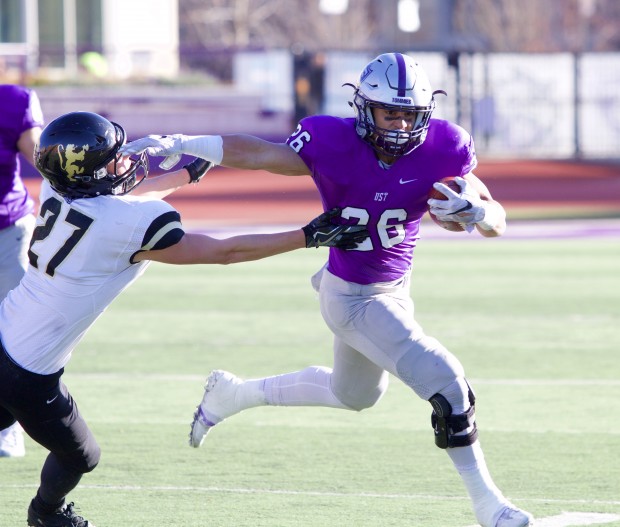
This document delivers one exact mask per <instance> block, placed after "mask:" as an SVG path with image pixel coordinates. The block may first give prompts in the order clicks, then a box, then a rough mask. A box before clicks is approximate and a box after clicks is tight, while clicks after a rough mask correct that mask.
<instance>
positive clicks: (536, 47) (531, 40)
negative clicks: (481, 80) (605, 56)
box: [454, 0, 620, 52]
mask: <svg viewBox="0 0 620 527" xmlns="http://www.w3.org/2000/svg"><path fill="white" fill-rule="evenodd" d="M619 25H620V2H618V1H617V0H518V1H515V0H455V12H454V27H455V29H456V30H457V31H458V33H459V35H460V36H461V39H460V42H461V44H463V45H464V47H467V48H469V49H472V50H478V51H503V52H559V51H571V52H583V51H611V50H617V49H618V48H619V43H620V36H619V34H618V27H619Z"/></svg>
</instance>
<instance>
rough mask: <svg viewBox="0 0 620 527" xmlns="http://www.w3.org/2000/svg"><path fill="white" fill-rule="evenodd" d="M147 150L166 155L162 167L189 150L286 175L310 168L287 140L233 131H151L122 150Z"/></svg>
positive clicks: (216, 160)
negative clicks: (181, 132) (228, 133)
mask: <svg viewBox="0 0 620 527" xmlns="http://www.w3.org/2000/svg"><path fill="white" fill-rule="evenodd" d="M141 152H146V153H147V154H148V155H149V156H155V157H165V159H164V160H163V161H162V162H161V163H160V165H159V166H160V167H161V168H164V169H165V170H169V169H170V168H172V167H173V166H175V164H176V163H178V162H179V160H180V159H181V155H183V154H188V155H192V156H195V157H199V158H201V159H206V160H207V161H211V162H212V163H214V164H216V165H223V166H227V167H231V168H240V169H248V170H267V171H269V172H273V173H275V174H283V175H286V176H302V175H308V174H310V171H309V169H308V167H307V166H306V164H305V163H304V162H303V160H302V159H301V158H300V157H299V156H298V155H297V153H296V152H295V151H294V150H293V149H292V148H291V147H290V146H288V145H287V144H286V143H271V142H269V141H265V140H263V139H260V138H258V137H254V136H252V135H245V134H234V135H226V136H220V135H199V136H189V135H183V134H174V135H149V136H147V137H143V138H141V139H136V140H135V141H132V142H131V143H127V144H126V145H124V146H123V147H122V148H121V153H123V154H126V155H127V154H138V153H141Z"/></svg>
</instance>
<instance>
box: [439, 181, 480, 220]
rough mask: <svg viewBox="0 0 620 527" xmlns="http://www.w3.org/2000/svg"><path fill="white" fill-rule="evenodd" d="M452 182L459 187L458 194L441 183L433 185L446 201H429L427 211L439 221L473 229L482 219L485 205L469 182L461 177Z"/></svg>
mask: <svg viewBox="0 0 620 527" xmlns="http://www.w3.org/2000/svg"><path fill="white" fill-rule="evenodd" d="M454 181H456V182H457V183H458V185H459V187H461V192H460V193H457V192H455V191H454V190H452V189H451V188H450V187H448V186H447V185H444V184H443V183H435V184H434V185H433V188H435V189H436V190H438V191H439V192H441V193H442V194H444V195H445V196H446V197H447V198H448V199H445V200H442V199H429V200H428V205H429V207H430V208H429V211H430V212H431V214H433V215H435V216H436V217H437V218H438V219H439V220H441V221H456V222H458V223H463V224H465V225H468V226H470V227H472V228H473V224H474V223H478V222H479V221H482V220H483V219H484V215H485V211H486V205H485V203H484V201H483V200H482V199H481V198H480V194H479V193H478V192H477V191H476V189H475V188H474V187H473V186H472V184H471V183H469V181H467V180H466V179H464V178H462V177H456V178H454ZM467 230H470V229H467Z"/></svg>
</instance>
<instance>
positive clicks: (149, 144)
mask: <svg viewBox="0 0 620 527" xmlns="http://www.w3.org/2000/svg"><path fill="white" fill-rule="evenodd" d="M185 138H186V136H184V135H183V134H174V135H148V136H146V137H142V138H141V139H136V140H135V141H132V142H131V143H127V144H126V145H123V146H122V147H121V149H120V153H121V154H125V155H133V154H141V153H142V152H146V153H147V154H148V155H149V156H160V157H161V156H165V157H166V159H164V160H163V161H162V162H161V163H160V164H159V168H161V169H163V170H170V169H171V168H172V167H173V166H175V165H176V164H177V163H178V162H179V161H180V160H181V155H182V154H183V153H184V152H183V140H184V139H185Z"/></svg>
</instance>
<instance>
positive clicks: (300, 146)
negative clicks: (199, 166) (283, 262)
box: [287, 115, 476, 284]
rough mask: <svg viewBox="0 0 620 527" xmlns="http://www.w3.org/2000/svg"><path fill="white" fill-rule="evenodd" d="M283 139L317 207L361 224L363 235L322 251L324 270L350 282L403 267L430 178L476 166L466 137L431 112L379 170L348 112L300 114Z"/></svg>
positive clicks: (389, 277)
mask: <svg viewBox="0 0 620 527" xmlns="http://www.w3.org/2000/svg"><path fill="white" fill-rule="evenodd" d="M287 143H288V144H289V146H290V147H291V148H293V149H294V150H295V151H296V152H297V153H298V154H299V155H300V156H301V158H302V159H303V160H304V162H305V163H306V164H307V165H308V168H309V169H310V171H311V174H312V178H313V179H314V182H315V184H316V186H317V188H318V190H319V193H320V195H321V200H322V202H323V207H324V208H325V210H329V209H331V208H333V207H341V208H342V216H343V218H345V220H346V221H347V223H351V224H360V225H367V226H368V229H369V231H370V238H369V239H367V240H366V241H365V242H364V243H363V244H361V245H360V247H358V248H357V249H354V250H343V249H337V248H332V249H330V251H329V270H330V272H331V273H333V274H335V275H336V276H338V277H340V278H342V279H343V280H347V281H349V282H355V283H358V284H371V283H377V282H391V281H393V280H398V279H400V278H402V277H403V276H404V275H405V274H406V273H408V271H409V270H410V268H411V262H412V258H413V250H414V248H415V245H416V242H417V240H418V238H419V229H420V220H421V219H422V216H423V215H424V213H425V212H426V210H427V204H426V201H427V199H428V195H429V192H430V191H431V189H432V187H433V183H435V182H436V181H439V180H440V179H443V178H445V177H448V176H464V175H465V174H467V173H469V172H470V171H471V170H473V168H474V167H475V166H476V154H475V151H474V144H473V140H472V137H471V136H470V135H469V134H468V133H467V132H466V131H465V130H463V129H462V128H460V127H459V126H457V125H455V124H453V123H450V122H448V121H443V120H439V119H432V120H431V123H430V127H429V129H428V134H427V136H426V140H425V141H424V143H423V144H422V145H421V146H419V147H418V148H416V149H415V150H414V151H413V152H411V153H410V154H409V155H406V156H403V157H401V158H399V159H398V160H397V161H396V162H395V163H394V164H393V165H392V166H391V167H390V168H389V169H387V170H386V169H384V168H382V167H381V166H380V165H379V162H378V161H377V158H376V156H375V153H374V150H373V149H372V147H371V146H370V145H368V144H367V143H366V142H365V141H363V140H362V139H361V138H360V137H359V136H358V135H357V133H356V131H355V119H353V118H347V119H342V118H338V117H331V116H323V115H319V116H312V117H307V118H305V119H303V120H302V121H301V122H300V125H299V127H298V128H297V130H296V131H295V132H294V133H293V134H292V135H291V136H290V137H289V138H288V140H287Z"/></svg>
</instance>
